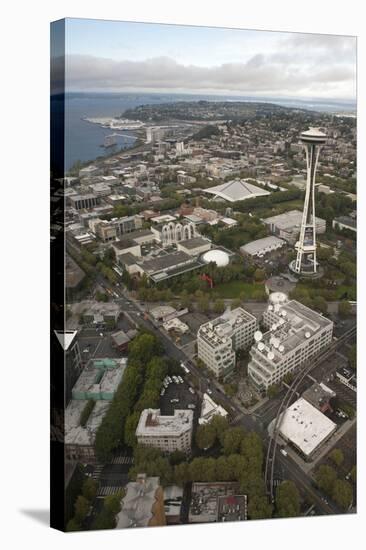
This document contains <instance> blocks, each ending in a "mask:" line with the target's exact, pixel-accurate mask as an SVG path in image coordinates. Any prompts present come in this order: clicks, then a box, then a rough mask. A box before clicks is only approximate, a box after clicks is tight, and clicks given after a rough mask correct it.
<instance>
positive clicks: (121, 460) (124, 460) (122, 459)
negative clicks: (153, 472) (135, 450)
mask: <svg viewBox="0 0 366 550" xmlns="http://www.w3.org/2000/svg"><path fill="white" fill-rule="evenodd" d="M111 464H133V457H132V456H114V457H113V458H112V460H111Z"/></svg>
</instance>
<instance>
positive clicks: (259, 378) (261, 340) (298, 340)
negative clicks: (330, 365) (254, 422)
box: [248, 292, 333, 391]
mask: <svg viewBox="0 0 366 550" xmlns="http://www.w3.org/2000/svg"><path fill="white" fill-rule="evenodd" d="M262 322H263V325H264V327H265V328H266V330H267V332H265V333H264V334H262V333H261V332H260V331H258V332H257V333H256V334H255V340H256V341H255V343H254V344H253V346H252V348H251V350H250V358H251V359H250V362H249V365H248V376H249V379H250V381H251V383H252V384H253V385H254V387H255V388H257V389H258V390H259V391H267V390H268V388H269V387H270V386H272V385H273V384H278V383H280V382H281V381H282V380H283V378H284V376H286V374H288V373H292V372H293V371H295V370H296V369H297V368H298V367H300V366H301V365H302V364H303V363H305V361H307V360H309V359H310V358H311V357H315V356H316V355H317V354H318V353H319V352H320V351H321V350H322V349H324V348H325V347H326V346H329V344H330V343H331V341H332V335H333V322H332V321H330V320H329V319H327V318H326V317H323V316H322V315H320V314H319V313H317V312H316V311H313V310H312V309H310V308H308V307H306V306H304V305H303V304H301V303H299V302H297V301H296V300H290V301H287V300H286V295H285V294H283V293H280V292H276V293H274V294H273V295H271V296H270V303H269V305H268V307H267V309H266V310H265V311H264V313H263V319H262Z"/></svg>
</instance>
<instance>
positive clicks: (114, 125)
mask: <svg viewBox="0 0 366 550" xmlns="http://www.w3.org/2000/svg"><path fill="white" fill-rule="evenodd" d="M82 120H84V121H86V122H90V123H92V124H98V125H99V126H101V127H102V128H108V129H110V130H138V129H140V128H142V127H143V126H145V124H144V123H143V122H141V121H140V120H128V119H125V118H106V117H86V116H84V117H82Z"/></svg>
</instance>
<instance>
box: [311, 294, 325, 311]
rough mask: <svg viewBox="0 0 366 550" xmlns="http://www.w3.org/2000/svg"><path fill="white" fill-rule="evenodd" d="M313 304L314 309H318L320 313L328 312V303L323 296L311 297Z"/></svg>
mask: <svg viewBox="0 0 366 550" xmlns="http://www.w3.org/2000/svg"><path fill="white" fill-rule="evenodd" d="M313 306H314V308H315V309H317V310H319V311H320V312H321V313H327V312H328V304H327V302H326V300H325V299H324V298H323V296H315V297H314V298H313Z"/></svg>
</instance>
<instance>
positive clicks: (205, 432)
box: [196, 424, 216, 449]
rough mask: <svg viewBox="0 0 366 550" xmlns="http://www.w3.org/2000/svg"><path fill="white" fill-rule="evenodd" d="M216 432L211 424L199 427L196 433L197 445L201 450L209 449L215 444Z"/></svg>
mask: <svg viewBox="0 0 366 550" xmlns="http://www.w3.org/2000/svg"><path fill="white" fill-rule="evenodd" d="M215 440H216V430H215V428H214V427H213V426H212V425H211V424H203V425H201V426H198V428H197V432H196V445H197V447H198V448H199V449H209V448H210V447H212V445H213V444H214V443H215Z"/></svg>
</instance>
